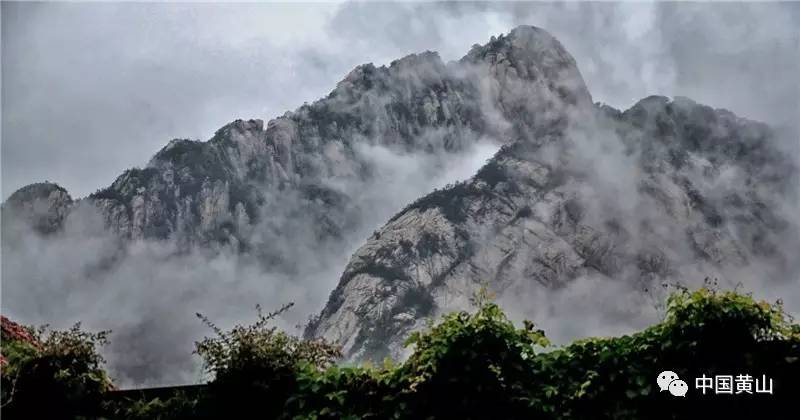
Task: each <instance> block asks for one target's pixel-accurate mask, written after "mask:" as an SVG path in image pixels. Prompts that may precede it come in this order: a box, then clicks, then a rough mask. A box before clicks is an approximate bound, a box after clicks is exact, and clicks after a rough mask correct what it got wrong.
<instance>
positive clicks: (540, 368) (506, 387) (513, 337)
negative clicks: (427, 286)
mask: <svg viewBox="0 0 800 420" xmlns="http://www.w3.org/2000/svg"><path fill="white" fill-rule="evenodd" d="M282 310H285V308H284V309H282ZM279 312H280V311H279ZM279 312H278V313H279ZM276 315H277V313H273V314H267V315H262V314H260V315H259V320H258V321H257V322H256V324H254V325H251V326H239V327H235V328H234V329H232V330H230V331H221V330H219V329H218V328H216V326H214V325H213V324H212V323H210V322H207V323H208V324H209V325H210V326H211V327H212V328H213V329H214V330H215V332H216V336H215V337H211V338H207V339H205V340H203V341H201V342H199V343H198V345H197V353H198V354H200V356H202V357H203V359H204V360H205V362H206V366H207V368H208V369H209V372H210V373H211V374H212V375H213V380H212V381H211V382H210V383H209V385H208V386H207V387H205V388H202V389H201V390H200V391H199V392H198V393H195V394H191V395H189V394H185V393H177V394H175V395H173V396H172V397H171V398H166V399H164V398H160V399H150V400H146V399H139V400H133V401H131V400H127V401H119V400H117V401H115V402H114V403H113V404H107V406H106V407H107V408H108V411H107V414H106V416H107V417H109V418H161V419H167V418H286V419H361V418H376V419H418V418H459V419H483V418H492V419H522V418H525V419H529V418H543V419H606V418H607V419H684V418H745V417H747V418H752V417H754V416H758V417H764V418H779V419H782V418H787V419H788V418H796V415H797V407H796V404H795V402H794V401H793V400H792V399H793V398H796V397H797V395H800V394H798V391H800V326H798V325H797V324H794V323H793V321H792V320H791V319H790V318H789V317H788V316H787V315H786V314H785V313H784V311H783V308H782V307H781V305H780V304H779V303H775V304H770V303H766V302H757V301H755V300H754V299H753V298H752V297H750V296H748V295H743V294H739V293H736V292H719V291H715V290H709V289H700V290H697V291H688V290H680V291H678V292H677V293H675V294H673V295H672V296H671V297H670V298H669V300H668V303H667V314H666V317H665V319H664V321H663V322H661V323H660V324H657V325H654V326H652V327H650V328H647V329H645V330H644V331H641V332H639V333H636V334H632V335H627V336H621V337H613V338H591V339H585V340H579V341H577V342H575V343H573V344H571V345H568V346H564V347H558V348H552V347H551V346H550V345H549V343H548V341H547V339H546V338H545V336H544V333H543V332H542V331H540V330H538V329H537V328H536V327H535V326H534V324H532V323H530V322H526V323H524V325H523V326H522V328H518V327H516V326H514V325H513V324H512V323H511V322H510V321H509V320H508V319H507V318H506V316H505V315H504V314H503V312H502V311H501V310H500V308H499V307H498V306H497V305H495V304H493V303H482V304H480V306H479V307H478V310H477V311H476V312H475V313H467V312H457V313H452V314H448V315H446V316H445V317H444V318H443V319H442V320H441V321H440V322H439V323H438V324H437V325H436V326H433V327H431V328H430V329H429V330H428V331H425V332H421V333H417V334H414V335H412V336H411V337H410V339H409V342H408V344H409V345H413V346H414V353H413V354H412V356H411V357H410V358H409V359H408V360H407V361H405V362H404V363H402V364H399V365H393V364H391V363H389V362H387V363H386V364H385V365H384V366H377V367H375V366H361V367H341V366H335V365H333V362H334V360H335V359H336V358H337V357H338V351H337V350H336V349H335V348H333V347H332V346H330V345H328V344H326V343H324V342H308V341H303V340H300V339H298V338H295V337H291V336H289V335H287V334H285V333H283V332H280V331H278V330H277V329H275V328H274V327H270V326H269V325H268V324H269V321H270V320H272V319H273V318H274V317H275V316H276ZM206 321H207V320H206ZM662 370H672V371H674V372H676V373H677V374H678V375H679V376H680V377H681V378H682V379H684V380H685V381H686V382H687V383H688V384H689V394H688V395H687V396H686V397H684V398H679V397H674V396H672V395H670V394H669V393H667V392H659V388H658V386H657V385H656V377H657V375H658V374H659V373H660V372H661V371H662ZM739 374H749V375H752V376H753V377H758V378H760V377H761V375H765V376H766V377H768V378H771V379H772V380H773V394H772V395H768V394H756V395H749V394H740V395H713V392H712V395H705V396H704V395H702V393H701V392H700V391H699V390H696V389H695V386H694V385H695V384H694V378H697V377H700V376H702V375H706V376H708V377H714V375H734V376H735V375H739Z"/></svg>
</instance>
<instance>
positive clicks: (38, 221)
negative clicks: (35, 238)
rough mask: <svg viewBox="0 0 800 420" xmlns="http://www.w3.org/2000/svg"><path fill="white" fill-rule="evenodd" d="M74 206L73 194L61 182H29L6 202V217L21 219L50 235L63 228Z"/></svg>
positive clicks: (39, 231) (4, 213) (28, 225)
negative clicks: (65, 219) (60, 184)
mask: <svg viewBox="0 0 800 420" xmlns="http://www.w3.org/2000/svg"><path fill="white" fill-rule="evenodd" d="M72 205H73V201H72V197H70V195H69V193H67V190H65V189H64V188H62V187H61V186H59V185H58V184H54V183H51V182H42V183H37V184H30V185H27V186H25V187H22V188H20V189H19V190H17V191H15V192H14V193H13V194H11V196H9V197H8V200H6V202H5V203H3V218H4V219H6V218H8V219H10V220H20V221H22V224H23V225H24V226H27V227H30V228H32V229H33V230H35V231H36V232H38V233H40V234H49V233H53V232H55V231H58V230H59V229H61V227H62V226H63V223H64V218H65V217H66V216H67V214H68V213H69V211H70V208H71V207H72ZM4 221H5V220H4Z"/></svg>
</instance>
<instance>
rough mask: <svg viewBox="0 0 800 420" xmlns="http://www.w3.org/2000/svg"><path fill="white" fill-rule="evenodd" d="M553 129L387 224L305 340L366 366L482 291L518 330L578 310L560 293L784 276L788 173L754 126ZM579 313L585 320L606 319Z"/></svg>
mask: <svg viewBox="0 0 800 420" xmlns="http://www.w3.org/2000/svg"><path fill="white" fill-rule="evenodd" d="M568 117H569V121H568V122H567V123H566V124H562V125H559V126H555V127H552V130H551V131H548V132H547V133H543V134H539V135H531V136H529V137H525V138H521V139H519V140H517V141H515V142H512V143H509V144H508V145H506V146H503V148H502V149H501V150H500V151H499V152H498V153H497V154H496V155H495V156H494V158H492V159H491V160H490V161H489V162H488V163H487V164H486V165H485V166H484V167H483V168H481V169H480V170H479V171H478V173H477V174H476V175H475V176H474V177H472V178H471V179H470V180H468V181H466V182H460V183H456V184H455V185H452V186H449V187H448V188H445V189H441V190H437V191H435V192H433V193H431V194H428V195H426V196H424V197H422V198H420V199H419V200H417V201H415V202H414V203H412V204H410V205H408V206H407V207H406V208H405V209H404V210H402V211H401V212H399V213H398V214H396V215H395V216H394V217H392V218H391V219H390V220H389V221H388V223H386V224H385V225H384V226H383V227H382V228H380V229H379V230H377V231H376V232H375V234H374V235H373V236H372V237H370V238H369V240H368V241H367V242H366V244H364V245H363V246H362V247H361V248H359V249H358V250H357V251H356V253H355V254H354V255H353V257H352V258H351V260H350V262H349V263H348V265H347V268H346V269H345V271H344V274H343V275H342V276H341V279H340V281H339V284H338V286H337V287H336V289H335V290H334V291H333V293H332V294H331V296H330V299H329V301H328V304H327V305H326V306H325V308H324V310H323V311H322V313H321V314H320V316H319V318H317V319H316V320H314V321H313V322H312V323H311V324H310V325H309V326H308V328H307V330H306V334H307V336H309V337H325V338H327V339H329V340H331V341H334V342H338V343H340V344H342V345H343V347H344V351H345V353H346V354H347V355H348V356H349V357H350V358H353V359H375V360H381V359H382V358H383V357H385V356H393V357H401V356H402V354H403V352H404V350H403V348H402V343H403V339H404V338H405V337H406V336H407V335H408V334H409V333H410V332H411V331H415V330H419V329H421V328H423V327H424V326H425V324H426V322H427V321H428V320H429V319H431V318H433V317H435V316H436V315H437V314H440V313H447V312H450V311H453V310H459V309H463V308H465V307H468V306H469V305H470V298H471V297H472V296H473V294H474V293H475V291H476V290H477V289H479V288H480V287H481V286H482V285H487V286H488V288H489V289H490V290H491V291H492V292H493V293H495V294H496V296H497V299H498V300H499V301H500V302H503V303H504V305H505V306H506V307H511V308H522V310H521V312H523V313H525V314H526V315H531V314H533V315H535V316H534V317H533V318H531V319H534V320H538V319H542V317H543V316H547V312H548V311H551V312H552V311H555V312H556V313H560V314H562V315H563V316H564V318H565V319H566V317H567V315H566V314H568V313H570V312H581V311H582V309H581V308H578V307H567V308H560V309H559V308H555V309H554V308H553V306H552V303H548V302H547V300H548V299H553V300H556V299H555V298H554V297H555V296H558V294H559V293H561V292H563V291H564V290H568V289H569V288H570V287H573V286H574V285H575V284H576V283H585V284H589V287H588V288H587V290H585V291H584V292H583V293H585V294H586V295H585V296H581V297H580V299H576V300H575V301H576V302H581V304H583V305H596V303H592V302H599V301H600V298H597V296H601V295H603V294H604V293H605V292H604V291H603V290H602V289H603V288H604V287H610V288H613V290H615V292H614V293H616V290H619V285H620V284H622V285H625V288H626V289H628V290H633V291H636V290H637V289H638V290H639V291H640V292H644V291H645V290H650V289H657V288H658V286H659V285H661V284H664V283H672V282H682V283H683V284H686V283H685V282H687V281H691V280H692V279H698V278H700V279H702V278H703V276H708V275H713V276H715V277H717V278H718V279H722V280H723V281H727V282H729V283H733V284H735V282H737V281H742V282H744V283H745V286H747V285H748V283H750V284H752V283H753V282H755V281H757V280H756V279H746V278H744V279H743V278H741V276H737V273H738V272H740V270H742V269H743V268H745V267H759V271H758V274H759V275H761V276H764V277H766V278H775V279H778V278H783V277H781V276H784V277H785V276H786V273H797V272H798V265H797V261H796V255H797V250H798V249H800V240H799V239H798V238H800V235H798V233H799V231H798V227H797V225H796V224H792V223H790V221H789V220H788V219H787V215H786V214H785V213H783V209H782V208H781V203H782V202H783V200H784V199H785V198H786V197H789V196H791V195H792V191H793V190H792V188H793V187H792V185H796V184H794V183H795V182H796V179H797V178H796V177H797V168H796V167H795V165H794V164H793V163H792V161H791V160H790V158H789V157H787V155H786V154H785V153H782V151H781V149H780V148H779V147H778V143H777V142H776V141H775V140H776V139H775V133H773V132H772V130H770V129H769V128H768V127H767V126H765V125H764V124H761V123H757V122H753V121H748V120H746V119H743V118H740V117H737V116H736V115H734V114H733V113H731V112H728V111H725V110H718V109H712V108H710V107H707V106H703V105H699V104H697V103H695V102H693V101H691V100H689V99H687V98H680V97H679V98H675V99H674V100H670V99H668V98H665V97H658V96H653V97H648V98H645V99H643V100H641V101H639V102H638V103H637V104H635V105H634V106H633V107H631V108H630V109H628V110H626V111H624V112H620V111H618V110H616V109H613V108H611V107H608V106H603V105H597V106H595V107H594V108H593V109H592V110H591V113H590V114H589V115H587V114H573V115H568ZM795 281H796V280H795ZM587 282H588V283H587ZM615 284H616V286H615ZM627 298H628V297H627V296H626V295H624V294H619V295H617V296H616V297H615V299H612V300H611V302H613V303H612V304H613V305H615V306H618V307H619V308H624V307H625V306H627V303H626V302H625V300H626V299H627ZM641 304H642V302H635V303H634V305H641ZM595 309H596V311H595V313H594V314H593V317H594V318H595V319H597V317H599V316H600V314H601V313H603V312H604V313H612V314H613V313H614V312H615V309H616V308H615V307H603V308H599V307H596V308H595ZM550 315H551V316H552V314H550ZM639 315H640V314H638V313H636V311H635V310H633V311H631V310H629V309H623V310H620V311H619V313H618V316H620V317H622V318H625V317H631V318H633V317H636V316H639ZM600 322H602V321H600ZM546 330H548V329H546Z"/></svg>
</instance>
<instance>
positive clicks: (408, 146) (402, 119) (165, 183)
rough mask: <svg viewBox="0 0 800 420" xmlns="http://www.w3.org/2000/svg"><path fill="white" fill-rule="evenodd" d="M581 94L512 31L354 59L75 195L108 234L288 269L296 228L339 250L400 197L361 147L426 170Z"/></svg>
mask: <svg viewBox="0 0 800 420" xmlns="http://www.w3.org/2000/svg"><path fill="white" fill-rule="evenodd" d="M589 103H591V97H590V96H589V93H588V90H587V89H586V87H585V85H584V84H583V81H582V79H581V77H580V74H579V72H578V70H577V67H576V66H575V62H574V60H573V59H572V57H571V56H570V55H569V54H568V53H566V51H565V50H564V49H563V47H562V46H561V45H560V44H559V43H558V41H556V40H555V39H553V38H552V37H551V36H549V35H548V34H546V33H545V32H544V31H542V30H539V29H536V28H532V27H520V28H517V29H515V30H514V31H512V32H511V33H510V34H509V35H508V36H507V37H502V36H501V37H499V38H495V39H493V41H492V42H490V43H489V44H487V45H484V46H478V45H476V46H475V47H474V48H473V49H472V51H470V53H469V54H468V55H467V56H465V57H464V58H463V59H461V60H460V61H458V62H453V63H448V64H445V63H443V62H442V61H441V59H440V58H439V56H438V55H437V54H436V53H433V52H426V53H422V54H415V55H410V56H407V57H405V58H402V59H400V60H397V61H394V62H392V63H391V64H390V65H389V66H388V67H376V66H374V65H372V64H366V65H362V66H359V67H357V68H356V69H354V70H353V71H352V72H351V73H350V74H348V75H347V77H346V78H345V79H344V80H342V81H341V82H340V83H339V84H338V85H337V87H336V89H334V90H333V91H332V92H331V93H330V94H329V95H328V96H327V97H326V98H324V99H321V100H319V101H317V102H315V103H313V104H311V105H304V106H302V107H301V108H299V109H298V110H296V111H294V112H287V113H286V114H285V115H283V116H281V117H278V118H276V119H274V120H272V121H270V122H269V123H267V124H266V127H265V126H264V123H263V122H262V121H261V120H248V121H244V120H236V121H234V122H232V123H230V124H228V125H226V126H224V127H222V128H221V129H219V130H218V131H217V132H216V134H215V135H214V136H213V137H212V138H211V139H210V140H209V141H206V142H201V141H192V140H188V139H176V140H173V141H171V142H170V143H169V144H168V145H167V146H165V147H164V148H163V149H162V150H160V151H159V152H158V153H157V154H156V155H155V156H154V157H153V158H152V159H151V161H150V162H149V163H148V164H147V165H146V166H145V167H144V168H141V169H140V168H134V169H130V170H127V171H125V173H123V174H122V175H120V176H119V177H118V178H117V179H116V180H115V181H114V182H113V183H112V184H111V185H110V186H109V187H107V188H104V189H102V190H100V191H97V192H96V193H94V194H92V195H90V196H89V197H88V198H87V199H86V201H89V202H91V203H93V204H94V205H95V206H96V207H97V208H98V209H99V210H100V212H101V214H102V216H103V219H104V220H105V224H106V226H107V227H108V228H109V229H110V230H112V231H113V232H115V233H117V234H118V235H119V236H120V237H121V238H124V239H128V240H140V239H155V240H163V239H171V240H174V241H176V242H177V243H179V245H180V247H181V248H182V249H189V248H191V247H195V246H200V247H207V248H230V249H234V250H236V251H238V252H246V253H254V254H255V255H258V256H259V257H260V258H262V260H263V261H265V262H268V263H270V264H272V265H275V264H277V265H283V266H286V269H287V270H290V271H291V270H292V267H293V266H295V265H296V263H297V262H296V261H293V256H292V255H291V254H292V252H287V251H285V248H286V247H284V246H283V243H284V242H285V241H288V242H291V241H293V240H294V239H293V238H295V237H296V236H297V235H298V230H302V231H303V232H302V237H303V241H305V242H306V243H302V244H298V246H303V247H306V246H311V247H312V248H313V249H315V250H316V248H317V247H319V246H323V245H317V244H318V243H320V244H329V242H332V243H333V244H334V245H331V246H334V247H339V246H340V245H339V244H340V243H341V242H342V240H343V238H344V237H345V236H346V235H347V232H354V231H355V232H361V231H362V230H364V229H365V228H364V226H363V225H362V221H363V219H364V215H363V213H367V212H368V213H375V207H379V210H380V211H378V212H377V217H375V218H374V220H373V223H372V225H371V226H369V228H371V227H373V226H374V225H376V224H377V223H378V222H379V221H380V219H381V218H384V219H385V217H387V216H388V215H390V214H391V212H393V211H394V210H395V209H396V208H398V207H399V206H402V205H403V202H402V201H399V200H397V198H394V197H392V194H389V193H386V192H384V191H385V189H383V190H382V189H381V186H380V185H376V184H378V182H376V181H380V182H383V181H384V180H382V179H381V177H382V175H383V176H384V177H385V176H386V175H385V174H382V172H381V171H382V168H381V167H380V164H379V163H377V162H376V161H375V159H374V158H373V156H371V152H372V151H373V149H374V148H381V149H387V150H389V151H390V152H391V153H396V154H398V155H424V156H429V157H434V158H435V159H433V160H432V161H433V162H434V163H433V164H431V165H428V166H429V167H427V168H423V169H425V170H427V171H429V172H430V175H432V177H436V176H437V175H439V174H441V172H442V170H443V169H444V168H447V167H448V164H449V163H450V162H449V161H452V160H453V159H452V156H453V155H454V154H458V153H460V152H464V151H465V150H467V149H469V148H470V147H471V146H474V145H475V144H476V143H478V142H481V141H485V142H490V143H494V144H504V143H508V142H511V141H514V140H515V139H518V138H525V137H530V136H532V135H534V132H535V131H536V130H537V129H538V127H541V126H543V125H544V121H545V120H547V119H550V118H557V117H558V114H557V113H555V112H553V110H555V109H558V106H563V105H562V104H567V105H575V104H589ZM555 104H558V106H556V105H555ZM446 156H451V157H449V158H448V157H446ZM30 188H32V187H30V186H29V187H25V188H23V189H22V190H20V192H18V193H17V194H16V195H18V194H22V192H23V191H25V190H26V189H30ZM374 190H378V191H377V192H375V191H374ZM365 191H368V192H370V194H365V193H364V192H365ZM424 192H425V190H424V189H423V190H421V191H415V194H421V193H424ZM403 198H404V199H412V198H413V196H409V197H401V199H403ZM59 212H61V213H63V208H59ZM61 213H59V214H61ZM58 217H60V218H63V214H62V215H61V216H58ZM368 219H369V218H368ZM305 230H310V232H305ZM365 232H366V231H365ZM275 244H281V246H276V245H275Z"/></svg>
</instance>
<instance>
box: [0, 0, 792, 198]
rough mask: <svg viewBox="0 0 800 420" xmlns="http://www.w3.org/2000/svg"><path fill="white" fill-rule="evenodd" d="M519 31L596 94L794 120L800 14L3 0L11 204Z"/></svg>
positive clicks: (719, 9)
mask: <svg viewBox="0 0 800 420" xmlns="http://www.w3.org/2000/svg"><path fill="white" fill-rule="evenodd" d="M520 24H533V25H536V26H540V27H542V28H545V29H547V30H548V31H550V32H551V33H553V34H554V35H555V36H556V37H557V38H559V39H560V40H561V41H562V43H563V44H564V45H565V46H566V47H567V49H568V50H569V51H570V52H571V53H572V54H573V55H574V56H575V58H576V60H577V62H578V65H579V67H580V69H581V71H582V73H583V75H584V77H585V79H586V81H587V84H588V85H589V88H590V89H591V91H592V94H593V96H594V99H595V100H596V101H603V102H606V103H609V104H611V105H614V106H616V107H621V108H626V107H628V106H630V105H631V104H633V103H634V102H635V101H636V100H638V99H640V98H642V97H644V96H647V95H650V94H663V95H667V96H674V95H684V96H690V97H692V98H693V99H696V100H698V101H700V102H704V103H707V104H710V105H713V106H716V107H725V108H729V109H731V110H733V111H734V112H736V113H738V114H740V115H743V116H747V117H750V118H755V119H761V120H765V121H767V122H770V123H772V124H776V125H788V126H794V127H796V119H797V116H798V115H800V99H799V98H800V81H799V80H800V78H798V76H797V75H798V74H800V32H799V30H798V27H800V4H791V3H780V4H779V3H771V4H763V3H758V4H746V3H735V4H724V5H723V4H688V3H682V4H664V3H659V4H652V3H619V4H616V3H568V4H556V5H553V4H548V3H505V4H476V3H469V4H465V3H455V4H453V3H448V4H445V3H403V4H386V3H383V4H369V3H359V4H341V3H322V4H320V3H315V4H310V3H292V4H235V5H234V4H222V3H217V4H186V3H176V4H163V3H155V4H154V3H138V4H131V3H127V4H116V3H57V4H47V3H8V2H3V3H2V150H1V154H2V197H3V198H6V197H8V195H10V194H11V193H12V192H13V191H14V190H16V189H17V188H19V187H20V186H22V185H25V184H27V183H30V182H33V181H42V180H50V181H55V182H58V183H60V184H62V185H63V186H65V187H67V189H69V190H70V192H71V193H72V195H73V196H76V197H80V196H85V195H86V194H88V193H91V192H93V191H94V190H96V189H98V188H100V187H102V186H106V185H108V184H109V183H111V182H112V181H113V179H114V178H115V177H116V176H117V175H118V174H119V173H121V171H122V170H124V169H125V168H128V167H132V166H142V165H145V164H146V163H147V161H148V159H149V158H150V156H152V154H153V153H154V152H156V151H157V150H158V149H159V148H160V147H161V146H163V145H164V144H166V143H167V141H168V140H169V139H171V138H176V137H180V138H199V139H207V138H209V137H210V136H211V135H212V134H213V132H214V131H215V129H217V128H219V127H220V126H221V125H223V124H224V123H226V122H228V121H231V120H233V119H236V118H262V119H265V120H268V119H270V118H272V117H274V116H276V115H280V114H282V113H283V112H285V111H287V110H290V109H294V108H296V107H297V106H299V105H301V104H302V103H303V102H306V101H308V102H311V101H313V100H314V99H316V98H318V97H320V96H323V95H325V94H327V93H328V92H329V91H330V90H331V89H332V88H333V87H334V86H335V83H336V82H337V81H338V80H340V79H341V78H342V77H343V76H344V75H345V74H346V73H347V72H348V71H349V70H350V69H351V68H353V67H354V66H356V65H358V64H361V63H365V62H373V63H375V64H378V65H381V64H388V63H389V62H390V61H391V60H393V59H396V58H399V57H401V56H403V55H405V54H409V53H412V52H419V51H424V50H435V51H438V52H439V53H440V54H441V55H442V57H443V58H444V59H445V60H453V59H458V58H460V57H461V56H462V55H463V54H465V53H466V51H467V50H468V49H469V47H470V46H471V45H472V44H474V43H478V42H480V43H484V42H486V40H487V39H488V38H489V37H490V36H491V35H497V34H500V33H504V32H508V31H509V30H510V29H511V28H513V27H514V26H516V25H520Z"/></svg>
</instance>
